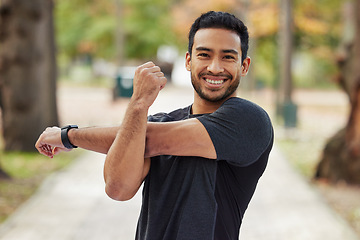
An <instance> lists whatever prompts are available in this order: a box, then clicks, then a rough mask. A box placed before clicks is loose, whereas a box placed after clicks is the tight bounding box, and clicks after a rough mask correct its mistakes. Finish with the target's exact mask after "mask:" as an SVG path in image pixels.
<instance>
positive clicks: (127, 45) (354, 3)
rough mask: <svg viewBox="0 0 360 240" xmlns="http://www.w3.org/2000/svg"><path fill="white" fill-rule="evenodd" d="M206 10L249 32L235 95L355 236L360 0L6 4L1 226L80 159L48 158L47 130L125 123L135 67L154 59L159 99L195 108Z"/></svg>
mask: <svg viewBox="0 0 360 240" xmlns="http://www.w3.org/2000/svg"><path fill="white" fill-rule="evenodd" d="M209 10H216V11H227V12H230V13H232V14H234V15H236V16H237V17H239V18H240V19H242V20H243V21H244V22H245V24H246V25H247V26H248V29H249V33H250V50H249V53H248V54H249V56H250V57H251V59H252V65H251V70H250V73H249V75H248V76H247V77H246V78H245V79H242V82H241V86H240V89H239V95H240V96H241V97H244V98H248V99H251V100H252V101H254V102H256V103H258V104H259V105H261V106H262V107H264V108H265V109H266V110H267V111H268V112H269V114H270V115H271V118H272V120H273V123H274V126H275V132H276V145H277V147H278V148H279V149H280V150H281V151H282V152H283V153H284V155H285V156H286V158H287V160H288V161H289V162H290V163H291V164H292V165H293V166H294V168H295V169H296V170H297V171H299V173H300V174H302V175H303V176H304V179H306V181H308V182H309V183H310V184H313V185H314V187H315V188H316V189H317V191H319V193H321V195H322V196H323V197H324V199H326V201H328V203H329V205H331V206H332V207H333V208H334V209H335V210H336V211H338V212H339V214H340V215H341V216H342V217H343V218H344V219H345V220H346V221H348V222H349V224H350V225H351V226H352V227H353V228H354V229H355V230H356V231H357V232H358V234H359V236H360V201H359V199H360V187H359V186H360V102H359V101H360V0H347V1H338V0H318V1H300V0H252V1H250V0H196V1H195V0H152V1H148V0H102V1H100V0H92V1H88V0H87V1H86V0H61V1H60V0H53V1H51V0H32V1H28V0H17V1H15V0H0V96H1V100H0V107H1V135H2V138H1V141H0V142H1V150H0V222H1V221H4V220H5V219H6V218H7V217H8V216H9V215H10V214H11V213H12V212H13V211H14V210H15V209H16V208H17V207H18V206H19V205H20V204H21V203H22V202H24V201H25V200H26V199H28V198H29V197H30V196H31V195H32V194H33V193H34V192H35V191H36V189H37V187H38V186H39V184H40V183H41V182H42V180H43V179H44V178H45V177H46V176H48V175H49V174H50V173H52V172H54V171H57V170H59V169H62V168H63V167H64V166H66V165H67V164H69V163H70V162H72V161H73V159H75V158H77V157H78V156H79V155H81V154H82V151H77V152H74V153H71V154H66V155H65V154H64V155H62V157H61V159H54V160H51V161H48V160H46V159H45V158H43V157H41V156H39V154H36V153H34V152H35V148H34V144H35V141H36V139H37V137H38V136H39V135H40V134H41V132H42V131H43V130H44V129H45V128H46V127H47V126H54V125H56V126H63V125H66V124H75V123H77V124H79V125H80V126H89V125H107V124H117V123H119V122H120V121H121V117H122V116H123V115H122V114H123V112H124V111H125V109H126V104H127V102H128V100H129V97H130V96H131V93H132V82H131V81H132V76H133V72H134V68H135V67H136V66H138V65H140V64H142V63H144V62H146V61H150V60H151V61H154V62H155V63H156V64H158V65H159V66H160V67H161V68H162V70H163V72H164V73H165V74H166V76H167V78H168V81H169V83H168V87H167V89H168V90H166V89H165V90H164V91H169V92H170V93H171V91H182V95H183V96H184V97H187V99H190V100H189V102H188V104H190V103H191V95H192V90H191V85H190V80H189V74H188V72H187V71H186V70H185V67H184V64H185V62H184V58H185V53H186V50H187V41H188V39H187V37H188V31H189V29H190V26H191V24H192V22H193V21H194V20H195V19H196V18H197V17H198V16H199V15H200V14H201V13H204V12H207V11H209ZM181 103H182V102H181ZM175 105H176V103H174V104H172V105H171V106H163V107H164V108H165V110H163V111H170V110H171V109H175V108H176V107H177V106H175ZM179 107H181V106H179Z"/></svg>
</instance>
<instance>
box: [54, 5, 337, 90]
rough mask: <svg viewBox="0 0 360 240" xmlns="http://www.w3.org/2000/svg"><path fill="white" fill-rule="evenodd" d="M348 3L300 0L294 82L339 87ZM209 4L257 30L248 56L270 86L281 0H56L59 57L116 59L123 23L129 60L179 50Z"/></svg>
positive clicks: (257, 74)
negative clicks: (339, 55)
mask: <svg viewBox="0 0 360 240" xmlns="http://www.w3.org/2000/svg"><path fill="white" fill-rule="evenodd" d="M116 1H118V2H119V3H121V4H116ZM342 5H343V3H342V2H341V1H335V0H321V1H310V2H309V1H308V2H304V1H300V0H295V1H294V7H293V18H294V43H295V50H294V81H295V84H296V86H298V87H314V86H315V87H329V86H334V84H333V80H334V79H335V76H336V74H337V68H336V66H335V61H336V51H337V47H338V45H339V39H340V37H341V34H342V18H341V10H342ZM117 6H120V7H117ZM79 9H81V11H79ZM208 10H222V11H229V12H232V13H234V14H235V15H238V16H241V17H243V19H244V21H245V22H246V24H247V25H248V26H249V31H250V35H251V41H252V48H253V50H252V52H251V53H250V54H251V57H252V58H253V59H254V61H256V62H255V64H253V66H252V70H253V71H254V75H255V79H256V80H257V81H260V82H262V83H264V84H265V85H267V86H274V85H276V81H277V79H278V73H277V66H278V65H279V64H280V63H278V30H279V18H280V16H279V1H275V0H272V1H265V0H255V1H240V0H222V1H214V0H202V1H191V0H182V1H167V0H153V1H146V0H136V1H133V0H123V1H121V0H105V1H95V0H93V1H85V0H77V1H71V0H61V1H56V9H55V13H56V29H57V44H58V53H59V56H60V57H61V58H60V60H61V61H60V62H61V63H63V62H64V61H65V62H71V61H74V60H75V59H79V58H81V57H84V56H86V57H88V58H89V57H90V58H91V59H92V58H104V59H106V60H108V61H115V59H116V54H117V49H116V31H118V30H119V29H120V31H121V32H122V33H123V37H124V40H125V41H124V43H125V46H124V57H125V58H126V59H127V60H129V59H141V60H143V61H146V60H152V59H156V53H157V49H158V47H159V46H161V45H173V46H177V47H178V48H179V52H183V51H185V49H186V44H187V32H188V29H189V27H190V24H191V23H192V21H193V20H194V19H195V18H196V17H197V16H198V15H199V14H200V13H202V12H205V11H208ZM118 12H119V13H120V14H117V13H118ZM117 29H118V30H117Z"/></svg>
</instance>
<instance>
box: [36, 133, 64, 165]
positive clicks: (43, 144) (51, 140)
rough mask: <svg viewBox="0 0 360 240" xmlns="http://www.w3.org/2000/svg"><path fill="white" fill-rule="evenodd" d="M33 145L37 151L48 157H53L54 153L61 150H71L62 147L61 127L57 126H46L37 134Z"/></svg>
mask: <svg viewBox="0 0 360 240" xmlns="http://www.w3.org/2000/svg"><path fill="white" fill-rule="evenodd" d="M35 147H36V149H37V150H38V151H39V153H41V154H43V155H45V156H48V157H50V158H53V157H54V155H56V154H58V153H60V152H61V151H65V152H68V151H70V150H71V149H67V148H66V147H64V145H63V143H62V141H61V128H58V127H48V128H46V129H45V131H44V132H43V133H42V134H41V135H40V136H39V139H38V140H37V142H36V144H35Z"/></svg>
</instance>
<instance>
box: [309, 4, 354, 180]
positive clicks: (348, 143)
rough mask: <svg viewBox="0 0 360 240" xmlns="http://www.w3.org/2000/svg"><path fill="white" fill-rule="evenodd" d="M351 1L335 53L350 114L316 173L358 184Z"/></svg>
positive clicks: (333, 138) (318, 175)
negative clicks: (347, 98)
mask: <svg viewBox="0 0 360 240" xmlns="http://www.w3.org/2000/svg"><path fill="white" fill-rule="evenodd" d="M353 3H354V5H353V7H351V6H350V7H349V6H348V8H347V9H348V11H347V12H346V13H345V16H346V18H348V19H347V20H345V22H346V25H345V26H350V27H349V28H347V27H345V29H349V31H348V32H345V33H344V35H343V37H344V41H343V45H342V51H341V55H339V57H338V65H339V68H340V77H339V84H340V85H341V86H342V87H343V89H344V90H345V92H346V93H347V94H348V96H349V102H350V116H349V120H348V123H347V125H346V126H345V128H344V129H343V130H340V131H339V132H338V133H337V134H336V135H335V136H334V137H332V138H331V139H330V140H329V142H328V143H327V145H326V147H325V149H324V152H323V157H322V159H321V161H320V163H319V165H318V168H317V173H316V177H317V178H327V179H329V180H330V181H331V182H337V181H341V180H344V181H346V182H348V183H351V184H360V67H359V66H360V0H356V1H354V2H353ZM350 10H352V11H350ZM351 18H352V19H351Z"/></svg>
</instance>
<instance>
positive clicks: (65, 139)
mask: <svg viewBox="0 0 360 240" xmlns="http://www.w3.org/2000/svg"><path fill="white" fill-rule="evenodd" d="M72 128H79V127H78V126H77V125H67V126H65V127H62V128H61V141H62V143H63V145H64V147H66V148H67V149H73V148H77V146H75V145H73V144H72V143H71V142H70V140H69V137H68V131H69V130H70V129H72Z"/></svg>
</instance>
